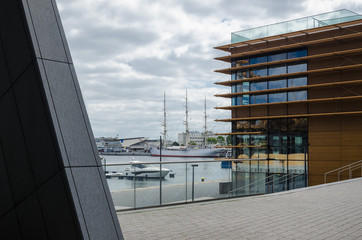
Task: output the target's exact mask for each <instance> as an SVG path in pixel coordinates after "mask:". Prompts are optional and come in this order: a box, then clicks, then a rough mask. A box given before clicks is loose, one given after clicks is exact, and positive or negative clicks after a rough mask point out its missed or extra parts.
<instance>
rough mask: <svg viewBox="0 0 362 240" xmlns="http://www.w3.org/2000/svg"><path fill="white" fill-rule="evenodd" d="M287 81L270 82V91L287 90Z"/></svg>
mask: <svg viewBox="0 0 362 240" xmlns="http://www.w3.org/2000/svg"><path fill="white" fill-rule="evenodd" d="M286 87H287V80H285V79H283V80H276V81H269V89H277V88H286Z"/></svg>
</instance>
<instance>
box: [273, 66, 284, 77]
mask: <svg viewBox="0 0 362 240" xmlns="http://www.w3.org/2000/svg"><path fill="white" fill-rule="evenodd" d="M286 73H287V67H286V66H277V67H269V73H268V75H269V76H271V75H279V74H286Z"/></svg>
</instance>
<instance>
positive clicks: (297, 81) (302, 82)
mask: <svg viewBox="0 0 362 240" xmlns="http://www.w3.org/2000/svg"><path fill="white" fill-rule="evenodd" d="M306 85H308V83H307V77H297V78H289V79H288V87H300V86H306Z"/></svg>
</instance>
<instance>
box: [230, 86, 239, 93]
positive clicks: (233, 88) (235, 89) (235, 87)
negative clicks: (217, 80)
mask: <svg viewBox="0 0 362 240" xmlns="http://www.w3.org/2000/svg"><path fill="white" fill-rule="evenodd" d="M236 92H238V91H237V85H231V93H236Z"/></svg>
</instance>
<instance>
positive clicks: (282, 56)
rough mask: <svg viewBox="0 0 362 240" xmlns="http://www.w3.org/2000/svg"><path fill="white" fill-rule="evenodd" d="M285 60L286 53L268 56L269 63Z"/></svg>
mask: <svg viewBox="0 0 362 240" xmlns="http://www.w3.org/2000/svg"><path fill="white" fill-rule="evenodd" d="M285 59H287V54H286V53H277V54H273V55H269V56H268V62H273V61H280V60H285Z"/></svg>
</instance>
